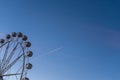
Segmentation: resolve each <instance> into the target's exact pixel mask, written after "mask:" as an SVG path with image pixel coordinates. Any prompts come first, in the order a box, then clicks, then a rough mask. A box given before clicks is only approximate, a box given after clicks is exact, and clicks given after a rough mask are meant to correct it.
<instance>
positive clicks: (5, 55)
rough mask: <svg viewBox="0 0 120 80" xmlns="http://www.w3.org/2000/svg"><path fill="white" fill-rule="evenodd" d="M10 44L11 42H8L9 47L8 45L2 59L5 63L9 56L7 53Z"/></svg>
mask: <svg viewBox="0 0 120 80" xmlns="http://www.w3.org/2000/svg"><path fill="white" fill-rule="evenodd" d="M9 44H10V43H8V45H7V47H6V50H5V53H4V56H3V59H2V64H4V63H5V60H6V57H7V54H8V49H9Z"/></svg>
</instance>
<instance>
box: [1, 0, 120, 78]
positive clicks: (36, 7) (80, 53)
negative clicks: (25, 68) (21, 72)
mask: <svg viewBox="0 0 120 80" xmlns="http://www.w3.org/2000/svg"><path fill="white" fill-rule="evenodd" d="M119 4H120V1H119V0H9V1H8V0H1V1H0V33H1V36H2V35H4V34H7V33H11V32H13V31H16V32H19V31H20V32H23V33H24V34H26V35H28V36H29V40H30V41H31V42H32V47H31V49H32V50H33V52H34V56H33V58H31V62H32V63H33V65H34V67H33V69H32V70H31V71H29V75H28V76H29V77H30V80H37V79H39V80H119V79H120V63H119V61H120V36H119V35H120V24H119V22H120V10H119V9H120V5H119Z"/></svg>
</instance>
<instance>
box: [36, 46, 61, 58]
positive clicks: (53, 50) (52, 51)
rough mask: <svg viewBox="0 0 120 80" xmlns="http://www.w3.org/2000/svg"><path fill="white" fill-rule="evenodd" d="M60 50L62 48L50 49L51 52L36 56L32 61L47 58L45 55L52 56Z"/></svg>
mask: <svg viewBox="0 0 120 80" xmlns="http://www.w3.org/2000/svg"><path fill="white" fill-rule="evenodd" d="M62 48H63V47H59V48H55V49H52V50H50V51H49V52H47V53H44V54H41V55H38V56H37V57H36V58H34V59H38V58H40V57H43V56H47V55H50V54H53V53H55V52H58V51H60V50H61V49H62Z"/></svg>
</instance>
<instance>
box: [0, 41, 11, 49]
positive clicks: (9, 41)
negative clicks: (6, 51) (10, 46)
mask: <svg viewBox="0 0 120 80" xmlns="http://www.w3.org/2000/svg"><path fill="white" fill-rule="evenodd" d="M8 42H10V41H8ZM8 42H6V43H3V44H2V45H0V48H1V47H3V46H4V45H5V44H7V43H8Z"/></svg>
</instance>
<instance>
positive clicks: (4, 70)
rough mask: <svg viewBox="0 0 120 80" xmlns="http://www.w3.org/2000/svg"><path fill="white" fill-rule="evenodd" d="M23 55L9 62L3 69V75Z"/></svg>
mask: <svg viewBox="0 0 120 80" xmlns="http://www.w3.org/2000/svg"><path fill="white" fill-rule="evenodd" d="M22 56H23V54H21V55H20V56H19V57H17V58H16V59H15V60H14V61H13V62H11V63H10V64H9V65H8V66H7V67H6V68H4V69H3V72H2V73H3V74H4V73H5V72H6V71H8V70H9V69H10V68H11V67H12V66H13V65H14V64H15V63H16V62H17V61H18V60H19V59H20V58H21V57H22Z"/></svg>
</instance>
